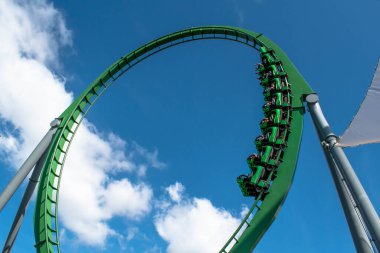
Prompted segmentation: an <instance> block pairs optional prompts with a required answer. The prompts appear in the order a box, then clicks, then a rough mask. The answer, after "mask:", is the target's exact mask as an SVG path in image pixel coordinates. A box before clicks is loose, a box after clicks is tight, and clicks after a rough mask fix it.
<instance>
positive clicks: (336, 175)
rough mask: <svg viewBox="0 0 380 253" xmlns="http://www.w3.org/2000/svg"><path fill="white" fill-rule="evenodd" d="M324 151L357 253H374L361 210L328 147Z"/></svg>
mask: <svg viewBox="0 0 380 253" xmlns="http://www.w3.org/2000/svg"><path fill="white" fill-rule="evenodd" d="M322 149H323V152H324V154H325V158H326V161H327V164H328V166H329V168H330V173H331V176H332V178H333V180H334V183H335V187H336V191H337V192H338V195H339V199H340V200H341V202H340V203H341V205H342V208H343V211H344V215H345V217H346V220H347V223H348V226H349V228H350V232H351V236H352V239H353V241H354V245H355V248H356V252H359V253H373V249H372V246H371V242H370V241H369V239H368V235H367V233H366V231H365V228H364V224H363V223H362V221H361V219H360V218H361V217H360V216H359V215H360V213H359V210H357V209H356V204H355V203H353V199H351V196H350V193H349V190H348V188H347V186H346V185H345V184H344V179H343V178H342V176H341V175H340V172H339V169H338V167H337V165H336V163H335V161H334V159H333V158H332V157H331V155H330V153H329V151H328V150H327V147H323V146H322Z"/></svg>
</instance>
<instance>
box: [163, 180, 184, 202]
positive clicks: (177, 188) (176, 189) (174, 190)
mask: <svg viewBox="0 0 380 253" xmlns="http://www.w3.org/2000/svg"><path fill="white" fill-rule="evenodd" d="M165 190H166V191H167V192H168V193H169V196H170V198H171V200H173V201H174V202H180V201H181V199H182V193H183V191H184V190H185V187H184V186H183V184H181V183H179V182H175V184H173V185H169V186H168V187H166V188H165Z"/></svg>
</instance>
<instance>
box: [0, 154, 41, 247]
mask: <svg viewBox="0 0 380 253" xmlns="http://www.w3.org/2000/svg"><path fill="white" fill-rule="evenodd" d="M47 154H48V150H46V151H45V153H44V154H43V155H42V157H41V158H40V159H39V160H38V162H37V164H36V166H35V167H34V170H33V173H32V175H31V177H30V178H29V183H28V186H27V187H26V190H25V193H24V196H23V197H22V200H21V204H20V206H19V209H18V211H17V214H16V216H15V218H14V220H13V224H12V227H11V229H10V231H9V234H8V238H7V241H6V242H5V244H4V248H3V253H9V252H11V249H12V246H13V243H14V242H15V240H16V237H17V234H18V231H19V230H20V228H21V224H22V221H23V219H24V216H25V212H26V209H27V208H28V204H29V201H30V199H31V197H32V195H33V192H34V189H35V188H36V185H37V183H38V179H39V178H40V174H41V170H42V168H43V166H44V163H45V160H46V156H47Z"/></svg>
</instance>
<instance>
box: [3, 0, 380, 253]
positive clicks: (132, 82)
mask: <svg viewBox="0 0 380 253" xmlns="http://www.w3.org/2000/svg"><path fill="white" fill-rule="evenodd" d="M26 3H27V4H26ZM379 9H380V1H379V0H369V1H365V2H358V1H333V2H331V1H286V2H284V1H273V0H246V1H237V0H226V1H198V0H194V1H131V0H129V1H112V4H111V3H106V4H105V3H104V2H103V1H91V2H83V1H82V2H75V3H74V2H72V1H68V2H62V1H53V2H50V1H49V2H46V1H43V0H39V1H37V0H36V1H34V0H31V1H26V2H25V1H17V2H12V1H9V0H6V1H3V3H0V22H1V25H0V34H3V36H0V42H1V41H2V43H1V44H2V45H3V46H2V48H3V49H2V50H0V55H1V57H0V58H2V60H0V69H3V70H2V71H0V87H1V88H2V94H3V95H2V96H1V95H0V101H2V102H0V116H1V118H0V122H1V124H0V127H1V128H0V132H1V135H2V136H3V141H2V143H1V145H0V155H1V156H0V157H1V167H2V175H3V180H1V181H0V188H1V189H2V188H3V187H4V186H5V184H6V182H8V181H9V180H10V178H11V177H12V175H13V174H14V173H15V167H17V165H18V164H20V162H21V161H22V159H23V156H25V155H27V154H28V150H30V149H31V147H33V145H35V143H36V142H37V141H38V140H39V138H40V136H42V134H43V133H44V132H45V131H46V130H47V127H48V122H49V120H50V119H52V118H53V117H54V116H58V115H59V114H60V112H61V111H62V110H63V109H64V108H65V106H66V105H67V104H68V103H70V101H71V100H72V98H73V97H75V96H77V95H79V94H80V93H81V92H82V91H83V90H84V89H85V88H86V87H87V86H88V85H89V84H90V83H91V82H92V81H93V80H94V79H95V78H96V77H97V76H98V75H99V74H100V73H101V72H102V71H103V70H104V69H105V68H107V67H108V66H109V65H110V64H112V63H113V62H114V61H116V60H117V59H118V58H120V57H121V56H122V55H124V54H127V53H128V52H130V51H132V50H134V49H135V48H137V47H138V46H140V45H142V44H144V43H147V42H149V41H151V40H153V39H156V38H157V37H159V36H162V35H165V34H168V33H171V32H174V31H177V30H180V29H184V28H188V27H194V26H202V25H214V24H219V25H230V26H238V27H243V28H246V29H249V30H252V31H255V32H262V33H264V34H265V35H266V36H267V37H269V38H270V39H272V40H273V41H274V42H276V43H277V44H278V45H280V46H281V48H282V49H283V50H284V51H285V52H286V53H287V54H288V56H289V57H290V59H291V60H292V61H293V63H294V64H295V65H296V66H297V68H298V69H299V71H300V72H301V74H302V75H303V76H304V77H305V79H306V80H307V81H308V82H309V84H310V85H311V86H312V88H313V89H314V90H315V91H316V92H317V93H318V94H319V96H320V99H321V105H322V107H323V109H324V112H325V115H326V117H327V119H328V120H329V122H330V124H331V126H332V128H333V129H334V131H335V132H336V133H337V134H342V132H343V131H344V129H345V127H346V126H347V125H348V123H349V121H350V120H351V118H352V117H353V115H354V113H355V112H356V110H357V108H358V105H359V103H360V101H361V100H362V98H363V96H364V94H365V91H366V89H367V87H368V85H369V84H370V81H371V78H372V74H373V70H374V67H375V65H376V63H377V60H378V57H379V55H380V35H379V33H378V32H377V30H378V24H377V23H376V20H377V19H378V10H379ZM15 17H18V18H15ZM20 20H22V21H23V22H20ZM12 22H13V23H12ZM18 22H19V23H18ZM5 24H6V25H5ZM4 45H5V46H4ZM15 45H17V46H15ZM258 60H259V59H258V55H257V54H256V53H255V52H253V51H252V50H251V49H250V48H248V47H244V46H243V45H240V44H236V43H232V42H228V41H200V42H199V41H198V42H193V43H188V44H184V45H181V46H177V47H175V48H171V49H169V50H166V51H164V52H162V53H160V54H158V55H155V56H154V57H151V58H149V59H148V60H146V61H144V62H143V63H141V64H139V65H138V66H136V67H135V68H133V69H132V70H131V71H130V72H128V73H127V74H126V75H125V76H123V77H122V78H121V79H120V80H119V81H118V82H117V83H116V84H115V85H114V86H113V87H112V88H111V89H110V90H109V91H107V93H106V94H105V95H104V96H103V97H102V98H101V99H100V100H99V102H98V103H97V104H96V105H95V106H94V107H93V110H92V111H91V112H90V113H89V115H88V118H87V119H88V122H87V123H86V124H85V125H84V126H83V130H82V132H79V133H78V137H77V138H78V140H77V144H76V145H75V144H73V147H72V149H71V150H70V151H71V152H70V154H69V159H71V157H72V160H70V161H69V160H68V163H67V166H66V167H65V172H64V173H63V179H62V180H63V187H66V189H67V190H64V189H62V192H61V194H62V195H64V194H65V193H64V192H66V195H65V196H66V197H65V196H62V198H61V205H60V217H61V225H60V227H61V231H62V250H64V252H104V251H108V252H176V253H181V252H195V251H194V250H193V249H194V245H192V244H197V243H200V242H201V240H200V239H199V238H196V237H195V234H197V233H194V231H195V232H198V233H199V234H201V235H203V234H206V235H207V234H208V233H209V234H212V235H213V237H212V238H224V236H225V234H226V232H225V229H224V228H226V227H229V226H230V225H232V224H235V223H236V221H237V219H238V218H239V217H240V212H241V211H242V210H244V206H249V205H250V203H252V199H248V198H243V197H242V195H241V193H240V192H239V189H238V186H237V184H236V183H235V179H236V176H238V175H240V174H241V173H247V172H248V167H247V165H246V164H245V159H246V157H247V156H248V155H249V154H250V153H252V152H254V151H255V148H254V146H253V140H254V138H255V137H256V136H257V135H258V134H259V127H258V123H259V121H260V119H261V118H262V112H261V110H260V107H261V104H262V103H263V98H262V96H261V95H260V94H261V89H260V87H259V84H258V81H257V79H256V76H255V74H254V71H253V66H254V64H255V63H257V62H258ZM12 66H14V67H12ZM23 90H27V92H23ZM44 127H45V128H44ZM95 128H96V130H95ZM74 145H75V146H74ZM379 152H380V146H379V145H378V144H374V145H369V146H364V147H359V148H355V149H347V154H348V156H349V158H350V160H351V162H352V165H353V166H354V168H355V169H356V171H357V174H358V176H359V178H360V179H361V180H362V183H363V186H364V187H365V189H366V190H367V192H368V195H369V196H370V198H371V199H372V201H373V204H374V205H375V208H376V209H377V210H380V199H379V197H378V194H377V193H378V190H379V187H378V184H377V182H378V181H379V180H380V172H379V170H378V169H377V165H378V164H379V162H380V160H379V159H380V158H379V156H378V155H377V154H378V153H379ZM74 153H75V154H74ZM70 164H71V165H72V166H69V165H70ZM91 166H93V168H92V167H91ZM69 167H70V168H71V170H70V168H69ZM75 173H79V174H81V173H82V174H81V176H80V178H81V179H83V180H88V181H87V182H84V183H82V182H75V180H70V179H72V177H73V176H74V174H75ZM65 175H67V176H66V181H65ZM64 182H65V183H64ZM176 182H178V183H177V184H176ZM169 186H170V187H169ZM77 187H81V188H77ZM86 191H88V192H89V195H88V196H86V194H80V193H81V192H86ZM114 192H122V193H125V194H120V196H117V194H111V193H114ZM21 194H22V193H21V191H20V192H18V193H17V194H16V195H15V197H14V198H13V199H12V200H11V201H10V203H9V204H8V206H7V207H6V208H5V210H4V211H3V212H2V213H1V214H0V220H1V224H2V226H1V229H0V243H1V244H2V243H3V242H4V239H5V238H4V237H5V236H6V234H7V232H8V228H9V227H10V224H11V220H12V219H13V215H14V213H15V210H16V208H17V204H18V200H19V199H20V198H21ZM70 194H71V195H70ZM129 194H130V195H129ZM176 194H177V195H176ZM178 194H179V195H178ZM123 196H130V198H131V199H128V198H126V197H123ZM136 196H137V197H136ZM119 197H120V198H121V200H120V201H118V199H117V198H119ZM100 200H102V201H104V203H103V202H101V201H100ZM70 201H72V202H70ZM99 201H100V202H101V203H102V204H99V203H100V202H99ZM80 203H82V204H80ZM76 204H78V205H76ZM87 204H88V206H86V205H87ZM75 207H77V208H79V210H77V209H75ZM87 207H88V209H87ZM33 208H34V202H32V203H31V204H30V207H29V211H28V214H27V216H26V219H25V222H24V224H23V228H22V230H21V232H20V235H19V238H18V240H17V242H16V245H15V247H14V252H29V251H32V250H33V249H32V247H33V244H34V236H33V227H32V225H33V223H32V222H33ZM81 214H83V215H81ZM191 214H195V216H192V215H191ZM197 215H198V216H197ZM87 216H88V217H87ZM170 217H172V218H173V219H172V220H170V219H169V218H170ZM71 218H73V219H71ZM206 220H207V222H211V223H210V224H211V225H213V224H216V223H218V224H221V225H220V228H222V229H220V230H222V231H214V230H215V229H214V230H212V228H211V230H210V232H207V231H208V230H207V231H206V228H202V227H201V225H202V223H204V222H205V221H206ZM171 221H173V222H171ZM173 223H174V224H173ZM78 224H79V225H78ZM175 224H184V228H183V231H182V230H181V232H183V233H187V234H188V235H189V236H188V237H186V236H183V235H182V237H181V236H180V235H178V234H179V233H176V230H175V229H174V225H175ZM207 224H209V223H207ZM88 229H90V232H89V231H88ZM197 229H198V231H197ZM201 229H202V231H200V230H201ZM230 229H232V230H233V229H234V228H230ZM214 232H215V233H216V234H213V233H214ZM227 234H228V233H227ZM190 235H194V237H193V238H192V237H191V236H190ZM178 242H182V243H183V244H182V245H181V246H182V248H181V249H178ZM213 243H214V244H215V245H217V244H218V242H217V241H216V242H212V243H210V244H213ZM200 244H201V243H200ZM196 249H198V250H197V252H209V250H210V248H208V247H206V246H204V245H199V246H198V247H196ZM280 250H281V251H282V252H305V251H306V252H321V251H324V252H355V250H354V246H353V243H352V241H351V237H350V234H349V231H348V227H347V225H346V222H345V219H344V216H343V212H342V210H341V207H340V203H339V200H338V197H337V194H336V191H335V188H334V185H333V182H332V179H331V177H330V174H329V171H328V169H327V166H326V163H325V161H324V158H323V155H322V152H321V148H320V147H319V144H318V140H317V137H316V134H315V130H314V128H313V125H312V123H311V120H310V116H309V115H306V117H305V128H304V135H303V143H302V148H301V152H300V157H299V161H298V167H297V172H296V176H295V179H294V183H293V187H292V189H291V191H290V193H289V195H288V198H287V200H286V202H285V205H284V206H283V209H282V210H281V212H280V214H279V216H278V218H277V219H276V221H275V222H274V223H273V225H272V226H271V228H270V229H269V230H268V232H267V233H266V235H265V236H264V238H263V239H262V241H261V243H260V244H259V246H258V247H257V252H275V251H280ZM211 252H214V251H211Z"/></svg>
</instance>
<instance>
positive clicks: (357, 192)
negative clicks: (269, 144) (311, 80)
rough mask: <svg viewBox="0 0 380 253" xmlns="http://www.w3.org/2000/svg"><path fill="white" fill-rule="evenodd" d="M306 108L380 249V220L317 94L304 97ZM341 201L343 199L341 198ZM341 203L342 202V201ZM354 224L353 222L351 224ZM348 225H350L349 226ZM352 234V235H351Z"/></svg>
mask: <svg viewBox="0 0 380 253" xmlns="http://www.w3.org/2000/svg"><path fill="white" fill-rule="evenodd" d="M306 102H307V103H308V108H309V111H310V114H311V116H312V119H313V122H314V125H315V127H316V128H317V131H318V133H319V135H320V138H321V141H322V142H323V144H324V145H325V146H326V147H327V149H326V151H327V152H328V153H329V155H331V156H332V158H333V159H334V161H335V163H336V165H337V168H338V170H339V171H340V172H341V174H342V177H343V180H344V181H345V182H346V185H347V187H348V190H349V191H350V193H351V195H352V197H353V199H354V201H355V203H356V204H357V208H358V210H359V212H360V214H361V216H362V218H363V221H364V223H365V226H366V227H367V229H368V231H369V233H370V235H371V237H372V239H373V241H374V244H375V246H376V248H377V250H378V251H379V250H380V220H379V217H378V215H377V213H376V211H375V209H374V207H373V205H372V203H371V201H370V200H369V198H368V196H367V194H366V192H365V190H364V188H363V186H362V185H361V183H360V181H359V179H358V177H357V176H356V174H355V172H354V170H353V168H352V166H351V164H350V162H349V161H348V159H347V157H346V155H345V154H344V152H343V150H342V148H341V147H340V146H338V145H336V144H337V137H336V136H335V135H334V133H333V132H332V131H331V128H330V126H329V124H328V123H327V121H326V119H325V117H324V115H323V113H322V110H321V107H320V106H319V103H318V96H317V95H314V94H312V95H309V96H307V98H306ZM341 201H342V202H343V201H345V200H344V199H341ZM342 205H343V203H342ZM351 225H352V226H354V225H353V224H351ZM351 225H350V227H351ZM353 236H354V235H353Z"/></svg>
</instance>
